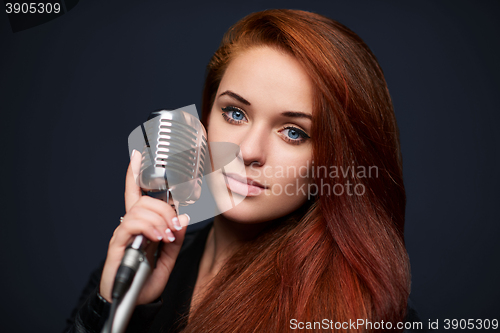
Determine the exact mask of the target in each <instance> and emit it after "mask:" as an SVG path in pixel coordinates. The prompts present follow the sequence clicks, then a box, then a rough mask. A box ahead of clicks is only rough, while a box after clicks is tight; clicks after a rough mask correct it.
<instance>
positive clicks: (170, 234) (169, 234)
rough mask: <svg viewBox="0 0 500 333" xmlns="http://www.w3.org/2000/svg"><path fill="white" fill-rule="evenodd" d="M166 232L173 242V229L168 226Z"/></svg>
mask: <svg viewBox="0 0 500 333" xmlns="http://www.w3.org/2000/svg"><path fill="white" fill-rule="evenodd" d="M165 233H166V234H167V238H168V240H169V241H170V242H173V241H174V240H175V236H174V233H173V232H172V230H170V229H169V228H167V230H165Z"/></svg>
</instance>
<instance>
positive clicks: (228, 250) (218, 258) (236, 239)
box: [203, 214, 271, 276]
mask: <svg viewBox="0 0 500 333" xmlns="http://www.w3.org/2000/svg"><path fill="white" fill-rule="evenodd" d="M269 223H271V221H269V222H262V223H239V222H234V221H231V220H229V219H227V218H225V217H224V215H222V214H221V215H218V216H216V217H215V218H214V224H213V228H212V230H210V233H209V235H208V238H207V243H206V245H205V253H204V255H203V257H204V258H203V259H204V261H205V263H204V265H203V266H205V267H204V268H205V274H208V275H211V276H215V275H216V274H217V273H218V272H219V271H220V269H221V268H222V266H223V265H224V263H225V262H226V261H227V259H229V257H231V255H233V254H234V253H235V252H236V251H237V250H238V247H239V246H240V245H241V244H242V243H243V242H245V241H248V240H251V239H253V238H255V237H256V236H257V235H258V234H259V233H260V232H261V231H262V230H263V229H264V228H265V227H266V226H267V225H268V224H269Z"/></svg>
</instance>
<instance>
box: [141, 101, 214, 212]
mask: <svg viewBox="0 0 500 333" xmlns="http://www.w3.org/2000/svg"><path fill="white" fill-rule="evenodd" d="M141 129H142V134H143V136H144V149H143V150H142V151H143V153H142V164H141V169H140V174H139V179H138V184H139V186H140V187H141V188H142V189H143V191H145V192H148V193H150V192H152V193H154V192H161V191H169V192H170V193H171V194H172V197H173V199H174V202H176V203H178V204H179V205H182V206H185V205H188V204H192V203H194V202H195V201H196V200H197V199H198V198H199V197H200V195H201V185H202V178H203V175H204V172H205V159H206V158H208V147H207V134H206V131H205V128H204V127H203V125H202V124H201V122H200V121H199V120H198V118H196V117H195V116H193V115H191V114H189V113H188V112H185V111H182V110H174V111H167V110H160V111H156V112H153V113H152V114H151V115H150V120H148V121H147V122H145V123H144V124H143V125H142V126H141ZM176 206H177V204H176Z"/></svg>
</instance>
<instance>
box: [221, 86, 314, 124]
mask: <svg viewBox="0 0 500 333" xmlns="http://www.w3.org/2000/svg"><path fill="white" fill-rule="evenodd" d="M224 95H228V96H231V97H232V98H234V99H236V100H238V101H240V102H241V103H243V104H245V105H251V104H250V102H249V101H247V100H246V99H244V98H243V97H241V96H240V95H238V94H237V93H235V92H232V91H231V90H226V91H224V92H223V93H222V94H220V95H219V97H221V96H224ZM281 115H282V116H284V117H288V118H306V119H309V120H312V115H310V114H309V113H304V112H298V111H285V112H282V113H281Z"/></svg>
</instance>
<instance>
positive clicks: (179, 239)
mask: <svg viewBox="0 0 500 333" xmlns="http://www.w3.org/2000/svg"><path fill="white" fill-rule="evenodd" d="M189 220H190V219H189V215H187V214H182V215H179V221H180V222H181V224H182V229H181V230H176V231H175V240H174V241H173V242H171V244H168V245H165V246H163V247H162V251H161V252H162V254H161V255H160V258H159V260H160V261H161V264H168V263H169V262H170V261H169V260H171V259H172V258H174V259H175V258H176V257H177V254H178V252H179V250H180V248H181V246H182V243H183V242H184V236H185V235H186V226H187V225H188V223H189ZM164 241H165V240H164Z"/></svg>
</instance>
